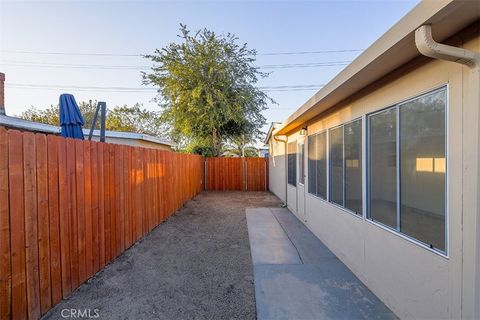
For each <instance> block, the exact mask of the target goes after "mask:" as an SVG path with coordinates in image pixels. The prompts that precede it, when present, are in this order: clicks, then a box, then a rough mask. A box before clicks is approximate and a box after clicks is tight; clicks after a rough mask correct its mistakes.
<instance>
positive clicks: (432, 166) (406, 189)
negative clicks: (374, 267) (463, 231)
mask: <svg viewBox="0 0 480 320" xmlns="http://www.w3.org/2000/svg"><path fill="white" fill-rule="evenodd" d="M445 95H446V92H445V90H441V91H437V92H434V93H432V94H428V95H425V96H423V97H420V98H418V99H415V100H413V101H410V102H408V103H406V104H403V105H401V106H400V107H399V108H400V109H399V110H400V111H399V112H400V164H401V171H400V172H401V176H400V181H401V193H400V195H401V201H400V203H401V206H400V217H401V222H400V230H401V232H402V233H405V234H407V235H409V236H411V237H413V238H415V239H418V240H420V241H422V242H424V243H426V244H428V245H430V246H431V247H435V248H437V249H440V250H442V251H445V105H446V97H445Z"/></svg>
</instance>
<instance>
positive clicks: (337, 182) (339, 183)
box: [330, 127, 343, 206]
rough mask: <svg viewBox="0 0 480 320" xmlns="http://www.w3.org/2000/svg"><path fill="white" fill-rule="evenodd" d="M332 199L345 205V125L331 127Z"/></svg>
mask: <svg viewBox="0 0 480 320" xmlns="http://www.w3.org/2000/svg"><path fill="white" fill-rule="evenodd" d="M330 201H331V202H335V203H337V204H339V205H341V206H343V127H338V128H334V129H330Z"/></svg>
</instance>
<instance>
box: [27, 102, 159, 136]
mask: <svg viewBox="0 0 480 320" xmlns="http://www.w3.org/2000/svg"><path fill="white" fill-rule="evenodd" d="M96 106H97V102H96V101H95V102H92V101H89V102H80V103H79V104H78V107H79V109H80V111H81V113H82V115H83V118H84V119H85V125H84V128H90V126H91V125H92V122H93V118H94V116H95V110H96ZM19 117H20V118H22V119H26V120H30V121H35V122H41V123H45V124H51V125H54V126H59V125H60V120H59V107H58V106H54V105H51V106H50V107H49V108H46V109H38V108H35V107H33V106H32V107H31V108H30V109H28V110H27V111H24V112H23V113H22V114H21V115H20V116H19ZM95 128H96V129H100V116H99V117H98V119H97V123H96V125H95ZM105 128H106V130H110V131H123V132H136V133H143V134H148V135H152V136H163V135H164V133H165V130H166V129H165V126H164V125H163V123H162V122H161V119H160V113H159V112H155V111H149V110H146V109H145V108H143V107H142V105H140V104H138V103H136V104H135V105H133V106H126V105H125V106H117V107H114V108H113V109H107V117H106V119H105Z"/></svg>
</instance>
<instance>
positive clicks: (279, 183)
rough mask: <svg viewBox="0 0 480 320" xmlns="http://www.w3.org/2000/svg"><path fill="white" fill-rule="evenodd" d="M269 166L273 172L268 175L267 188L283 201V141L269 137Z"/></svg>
mask: <svg viewBox="0 0 480 320" xmlns="http://www.w3.org/2000/svg"><path fill="white" fill-rule="evenodd" d="M268 152H269V154H270V155H269V157H268V161H269V168H270V172H275V174H274V175H273V176H269V182H268V185H269V190H270V191H272V192H273V193H274V194H275V195H276V196H277V197H279V198H280V199H281V200H282V201H284V202H285V199H286V198H285V184H286V180H285V169H286V167H285V161H286V160H285V159H286V157H285V143H283V142H280V141H277V140H275V139H274V138H271V139H270V140H269V141H268Z"/></svg>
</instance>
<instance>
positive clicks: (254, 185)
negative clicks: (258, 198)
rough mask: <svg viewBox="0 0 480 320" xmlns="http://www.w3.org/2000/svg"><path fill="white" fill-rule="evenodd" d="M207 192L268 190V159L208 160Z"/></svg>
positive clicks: (206, 165)
mask: <svg viewBox="0 0 480 320" xmlns="http://www.w3.org/2000/svg"><path fill="white" fill-rule="evenodd" d="M204 179H205V190H210V191H213V190H223V191H227V190H240V191H267V190H268V159H266V158H206V159H205V177H204Z"/></svg>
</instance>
